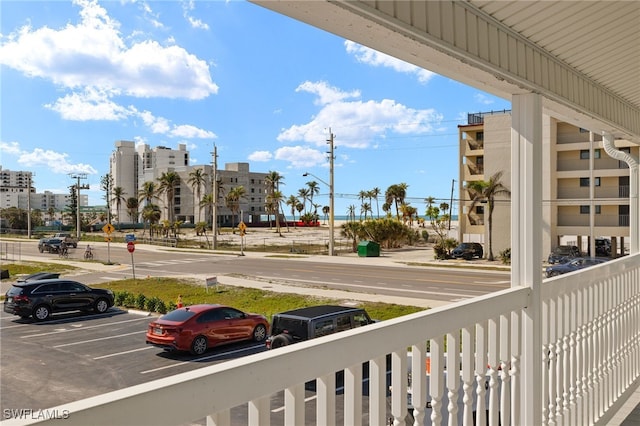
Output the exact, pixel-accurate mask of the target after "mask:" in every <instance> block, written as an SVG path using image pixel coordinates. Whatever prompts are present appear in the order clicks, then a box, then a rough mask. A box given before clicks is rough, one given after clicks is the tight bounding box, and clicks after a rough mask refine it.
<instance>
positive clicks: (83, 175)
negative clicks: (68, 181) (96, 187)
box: [69, 173, 89, 241]
mask: <svg viewBox="0 0 640 426" xmlns="http://www.w3.org/2000/svg"><path fill="white" fill-rule="evenodd" d="M69 176H71V178H72V179H77V183H76V238H77V239H78V241H80V224H81V222H80V190H81V189H89V185H82V186H80V179H86V178H87V174H86V173H75V174H74V173H70V174H69Z"/></svg>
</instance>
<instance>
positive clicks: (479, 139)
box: [476, 132, 484, 142]
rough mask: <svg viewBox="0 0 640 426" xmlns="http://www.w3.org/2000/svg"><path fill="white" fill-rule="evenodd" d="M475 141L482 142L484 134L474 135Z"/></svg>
mask: <svg viewBox="0 0 640 426" xmlns="http://www.w3.org/2000/svg"><path fill="white" fill-rule="evenodd" d="M476 140H477V141H478V142H482V141H484V132H478V133H476Z"/></svg>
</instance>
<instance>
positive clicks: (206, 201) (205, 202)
mask: <svg viewBox="0 0 640 426" xmlns="http://www.w3.org/2000/svg"><path fill="white" fill-rule="evenodd" d="M199 207H200V208H205V207H206V209H207V217H211V216H213V194H205V195H204V197H202V199H201V200H200V204H199ZM204 222H207V221H206V220H205V221H204Z"/></svg>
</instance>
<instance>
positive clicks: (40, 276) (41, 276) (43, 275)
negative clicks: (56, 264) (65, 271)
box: [17, 272, 60, 283]
mask: <svg viewBox="0 0 640 426" xmlns="http://www.w3.org/2000/svg"><path fill="white" fill-rule="evenodd" d="M56 278H60V273H59V272H36V273H35V274H30V275H27V276H26V277H21V278H18V280H17V281H18V282H19V283H24V282H29V281H38V280H52V279H56Z"/></svg>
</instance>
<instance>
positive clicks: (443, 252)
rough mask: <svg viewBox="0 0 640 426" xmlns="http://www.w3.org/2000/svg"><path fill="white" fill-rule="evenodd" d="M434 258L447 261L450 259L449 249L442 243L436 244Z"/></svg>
mask: <svg viewBox="0 0 640 426" xmlns="http://www.w3.org/2000/svg"><path fill="white" fill-rule="evenodd" d="M433 257H434V258H435V259H447V258H448V257H449V254H448V251H447V248H446V247H445V246H444V245H443V244H441V243H438V244H436V245H435V246H433Z"/></svg>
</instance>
